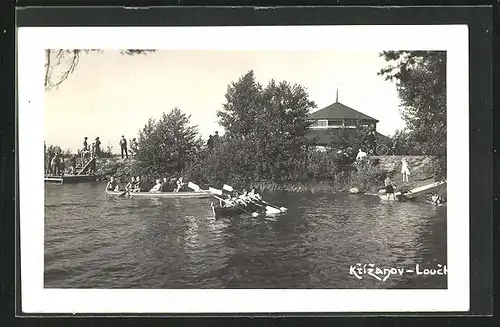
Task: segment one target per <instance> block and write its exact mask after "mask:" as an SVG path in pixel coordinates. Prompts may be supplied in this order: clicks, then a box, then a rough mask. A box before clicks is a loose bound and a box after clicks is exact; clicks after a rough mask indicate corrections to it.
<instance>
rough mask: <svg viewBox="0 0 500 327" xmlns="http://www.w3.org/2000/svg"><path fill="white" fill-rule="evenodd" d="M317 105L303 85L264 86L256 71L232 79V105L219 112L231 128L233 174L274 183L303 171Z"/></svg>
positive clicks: (228, 102)
mask: <svg viewBox="0 0 500 327" xmlns="http://www.w3.org/2000/svg"><path fill="white" fill-rule="evenodd" d="M314 107H316V104H315V103H314V102H313V101H310V100H309V98H308V94H307V91H306V89H305V88H304V87H303V86H301V85H298V84H291V83H289V82H286V81H282V82H276V81H274V80H272V81H270V82H269V84H268V85H267V86H266V87H263V86H262V85H260V84H259V83H257V82H256V80H255V75H254V72H253V71H249V72H248V73H247V74H245V75H244V76H242V77H241V78H240V79H239V80H238V81H237V82H234V83H231V84H230V85H229V86H228V89H227V93H226V103H225V104H224V105H223V108H222V109H221V110H219V111H218V112H217V115H218V117H219V124H220V125H221V126H223V127H224V128H225V131H226V134H225V140H223V142H226V144H231V147H227V146H224V145H223V146H222V148H223V149H224V151H225V153H226V154H227V153H228V151H229V153H232V154H233V155H230V156H229V158H230V159H229V158H228V159H227V160H232V161H234V167H235V168H234V169H233V170H232V171H230V172H229V173H228V174H229V175H230V176H233V177H234V176H240V177H241V178H243V177H242V176H250V177H251V178H253V179H255V178H259V179H266V180H274V181H278V180H283V179H290V178H296V177H297V176H298V175H300V167H301V164H302V162H303V161H304V160H305V159H306V158H307V151H306V145H307V144H308V141H307V138H306V135H307V131H308V128H309V126H310V123H309V122H308V121H307V116H308V113H309V110H310V109H311V108H314ZM213 153H214V155H215V154H216V153H218V152H217V151H214V152H213ZM221 154H222V153H221ZM226 162H227V161H225V163H226ZM225 163H224V164H225ZM236 167H237V168H236ZM240 177H238V178H240Z"/></svg>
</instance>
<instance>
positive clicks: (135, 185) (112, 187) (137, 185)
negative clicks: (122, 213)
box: [106, 176, 187, 193]
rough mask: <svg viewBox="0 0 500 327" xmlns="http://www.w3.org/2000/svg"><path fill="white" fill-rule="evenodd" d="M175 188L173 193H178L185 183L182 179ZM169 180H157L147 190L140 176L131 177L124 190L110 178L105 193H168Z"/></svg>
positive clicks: (179, 179)
mask: <svg viewBox="0 0 500 327" xmlns="http://www.w3.org/2000/svg"><path fill="white" fill-rule="evenodd" d="M175 184H176V187H175V188H174V190H173V192H179V191H180V190H181V189H182V188H183V187H184V186H185V185H187V183H185V182H184V179H183V178H182V177H180V178H178V179H177V180H176V181H175ZM170 185H171V184H170V183H169V179H168V178H166V177H164V178H163V180H161V179H157V180H156V181H155V185H154V186H153V187H152V188H150V189H149V190H148V187H147V185H146V183H145V181H144V180H143V179H141V177H140V176H137V177H131V178H130V181H129V182H128V183H127V184H126V185H125V189H124V190H123V189H121V187H120V184H119V183H118V182H117V180H116V178H114V177H111V179H110V181H109V182H108V184H107V185H106V190H107V191H115V192H120V191H126V192H149V193H162V192H169V189H170Z"/></svg>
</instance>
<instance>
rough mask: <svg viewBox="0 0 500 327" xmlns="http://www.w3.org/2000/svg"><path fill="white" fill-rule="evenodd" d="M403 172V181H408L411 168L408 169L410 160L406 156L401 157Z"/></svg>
mask: <svg viewBox="0 0 500 327" xmlns="http://www.w3.org/2000/svg"><path fill="white" fill-rule="evenodd" d="M401 174H402V175H403V182H408V177H409V176H410V170H409V169H408V162H407V161H406V158H403V159H401Z"/></svg>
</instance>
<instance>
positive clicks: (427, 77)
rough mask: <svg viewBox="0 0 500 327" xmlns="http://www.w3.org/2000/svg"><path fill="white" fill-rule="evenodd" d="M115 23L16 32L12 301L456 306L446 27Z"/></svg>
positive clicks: (453, 119) (461, 171)
mask: <svg viewBox="0 0 500 327" xmlns="http://www.w3.org/2000/svg"><path fill="white" fill-rule="evenodd" d="M193 29H197V31H196V32H195V31H193ZM23 33H24V34H23ZM120 33H121V32H120V29H115V30H110V29H104V28H74V30H71V28H53V29H51V30H47V29H45V30H44V29H43V28H38V29H34V28H33V29H32V30H30V29H29V28H25V31H21V30H20V31H19V35H20V40H21V41H22V42H24V43H22V44H21V43H20V45H19V48H20V50H19V51H20V52H19V53H20V58H19V62H20V67H22V68H20V70H21V69H22V70H23V71H21V72H20V75H19V81H20V83H21V84H20V85H23V84H22V83H27V86H26V87H25V88H23V87H21V91H20V118H19V120H20V123H19V124H20V157H21V159H20V167H21V168H20V171H21V173H20V183H21V185H23V183H27V184H30V185H32V186H33V187H32V188H31V190H29V191H28V190H23V189H22V188H21V193H23V192H28V193H26V194H25V195H24V196H28V197H29V196H30V194H31V196H32V197H33V201H32V202H31V204H30V205H29V207H25V208H23V207H22V208H21V251H25V252H23V262H22V263H21V267H22V277H23V278H26V280H28V283H23V287H24V288H25V289H26V291H27V292H28V287H32V288H34V289H36V291H29V292H35V293H36V294H37V296H39V298H38V300H37V302H36V303H35V301H34V300H33V301H31V303H32V304H31V305H30V307H34V306H38V307H40V306H41V307H43V308H44V309H43V310H44V311H45V312H51V310H56V309H55V308H56V306H57V308H58V309H57V311H58V312H61V311H65V310H68V311H71V312H77V311H78V310H79V309H77V308H76V305H77V304H79V305H80V304H81V305H83V306H85V308H83V309H81V310H82V311H85V310H94V311H95V310H104V312H115V311H119V312H129V311H132V310H133V311H132V312H136V311H138V310H139V309H138V308H137V307H134V306H137V305H139V306H141V305H142V304H144V306H143V307H146V304H147V305H148V307H147V309H146V310H149V312H165V311H168V310H171V312H232V311H234V310H237V311H244V310H248V311H250V312H267V311H276V312H287V311H294V310H295V311H301V309H303V311H322V310H324V311H336V310H338V311H342V310H344V311H345V310H353V311H366V310H374V311H377V310H385V311H391V310H396V311H397V310H407V311H412V309H411V308H410V306H412V305H413V306H414V307H415V309H414V310H424V309H425V308H428V307H430V306H433V308H435V309H434V310H439V305H441V306H442V307H443V310H450V311H452V310H454V307H453V305H454V304H453V303H451V302H449V301H446V300H445V299H455V301H457V303H456V306H457V308H459V309H462V310H463V309H467V306H468V297H467V294H468V284H467V283H466V282H467V281H468V255H467V254H461V253H460V251H461V249H464V248H465V249H466V248H467V246H468V243H467V242H468V241H467V240H466V239H463V238H464V235H468V214H467V210H468V204H467V203H466V201H464V199H467V198H468V186H467V185H468V184H467V183H468V177H467V176H468V165H467V163H466V162H465V161H463V158H465V160H466V159H467V158H468V143H467V142H468V135H467V133H466V132H464V131H466V130H463V129H462V127H463V126H467V124H468V123H467V119H468V118H467V115H468V105H467V87H468V82H467V72H468V71H467V39H466V37H467V28H466V27H465V28H464V27H463V26H453V27H452V26H441V27H438V26H433V27H429V26H428V27H424V26H403V27H401V28H398V29H390V28H387V27H385V26H376V27H366V29H363V28H360V27H356V28H349V27H347V26H344V27H342V26H337V27H335V26H329V27H326V26H323V27H314V26H309V27H300V26H299V27H286V28H284V27H281V28H279V27H238V28H232V29H231V28H226V27H218V28H209V27H197V28H191V29H188V28H184V29H183V28H180V27H178V28H173V27H170V28H169V27H166V28H142V29H137V31H136V32H135V33H130V31H129V32H127V34H125V32H123V33H121V34H120ZM174 34H175V35H176V36H175V37H172V35H174ZM179 34H182V36H180V35H179ZM235 34H237V35H238V37H237V38H234V35H235ZM319 34H321V35H322V36H323V37H322V38H319V39H315V38H309V39H308V36H309V35H319ZM145 35H148V37H147V38H145ZM450 35H454V36H455V38H452V37H450ZM325 38H326V39H328V40H329V41H328V42H325ZM162 39H163V41H161V40H162ZM227 39H233V40H234V42H229V43H227V42H226V40H227ZM300 39H302V40H303V41H302V44H300V45H298V44H297V43H299V42H297V40H300ZM30 40H36V41H34V42H31V43H30ZM153 40H156V42H154V41H153ZM166 40H168V42H167V41H166ZM305 40H308V41H305ZM353 40H356V41H353ZM21 41H20V42H21ZM464 44H465V46H464ZM30 47H31V48H33V50H32V51H30ZM30 52H31V56H30ZM35 53H36V56H34V54H35ZM22 65H25V66H24V67H23V66H22ZM30 74H31V75H30ZM464 76H465V78H463V77H464ZM24 99H26V101H25V102H23V101H24ZM42 143H43V155H42ZM28 151H29V152H28ZM23 156H26V157H23ZM23 160H27V161H28V162H30V163H31V166H26V167H32V168H31V169H29V170H28V169H25V170H23V165H28V163H23ZM42 161H43V162H42ZM26 167H25V168H26ZM42 171H43V172H42ZM42 175H43V183H42ZM34 197H36V199H35V198H34ZM24 206H28V205H27V204H24ZM35 213H36V214H35ZM30 233H31V234H30ZM467 237H468V236H467ZM28 251H30V253H28ZM453 251H455V252H453ZM462 259H463V260H464V262H462V261H460V260H462ZM30 260H31V262H32V266H28V265H29V263H28V261H30ZM25 262H26V263H25ZM35 265H36V268H34V267H35ZM449 267H450V269H451V267H453V269H455V270H454V275H453V273H451V272H450V271H449ZM28 270H29V271H28ZM459 270H460V271H461V272H460V274H462V275H460V274H458V273H457V272H458V271H459ZM28 274H30V275H33V274H34V275H35V276H33V277H29V276H28ZM451 276H454V277H453V278H454V279H452V277H451ZM416 290H419V291H423V292H424V293H418V295H415V296H412V294H414V293H412V292H415V291H416ZM93 291H96V293H95V295H91V292H93ZM139 291H141V292H144V293H137V292H139ZM190 291H194V292H195V293H189V292H190ZM393 291H399V292H403V293H397V294H407V298H398V296H397V295H393V294H392V293H391V292H393ZM127 292H129V293H127ZM148 292H149V293H148ZM152 292H154V293H152ZM159 292H163V293H159ZM164 292H170V293H164ZM210 292H214V293H210ZM308 292H309V293H308ZM315 292H316V293H315ZM325 292H333V293H331V295H328V296H330V299H329V300H326V301H325V296H327V295H326V294H329V293H325ZM335 292H338V293H335ZM359 292H365V293H359ZM366 292H368V293H366ZM369 292H379V293H369ZM380 292H386V293H380ZM425 292H428V293H425ZM42 293H45V294H46V295H44V294H42ZM58 294H60V295H58ZM138 294H144V297H141V296H139V295H138ZM148 294H149V295H151V296H149V295H148ZM210 294H212V295H210ZM370 294H373V295H375V294H380V295H375V296H376V297H378V298H379V301H377V300H375V301H373V297H372V299H371V300H370V299H369V298H370ZM415 294H417V293H415ZM49 297H50V298H52V300H51V301H52V302H51V301H46V302H44V301H43V300H42V298H45V299H48V298H49ZM54 297H57V299H56V300H53V299H54ZM309 297H310V301H309V300H308V301H307V302H310V303H303V302H304V299H305V298H309ZM146 298H148V299H146ZM159 298H162V299H164V302H163V304H164V306H162V303H158V302H161V301H158V300H156V301H155V299H159ZM111 299H116V300H111ZM53 301H56V302H57V303H55V302H53ZM99 301H105V302H106V305H108V306H109V307H110V308H109V309H106V308H105V307H103V306H99V305H98V303H99ZM252 301H253V302H252ZM356 301H357V302H358V305H359V307H358V308H354V304H355V302H356ZM49 302H50V303H49ZM110 302H111V303H110ZM137 302H142V303H137ZM250 302H252V303H253V304H249V303H250ZM51 303H52V304H51ZM82 303H83V304H82ZM360 303H361V304H360ZM120 305H123V307H121V306H120ZM363 305H365V307H362V306H363ZM124 307H126V309H122V311H120V308H124ZM164 307H165V308H164ZM141 308H142V307H141ZM162 308H164V309H162ZM266 308H267V309H266ZM428 309H431V308H428Z"/></svg>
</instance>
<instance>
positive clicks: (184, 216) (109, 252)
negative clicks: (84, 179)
mask: <svg viewBox="0 0 500 327" xmlns="http://www.w3.org/2000/svg"><path fill="white" fill-rule="evenodd" d="M103 188H104V185H100V184H76V185H46V188H45V286H46V287H59V288H68V287H69V288H446V285H447V284H446V277H441V276H427V277H423V276H416V275H414V274H405V275H403V276H391V277H390V278H389V279H388V280H387V281H385V282H380V281H377V280H375V279H374V278H369V277H368V276H364V277H363V279H361V280H359V279H357V278H355V277H354V276H350V275H349V267H350V265H356V263H363V264H364V263H366V264H368V263H373V264H375V265H376V266H378V267H382V268H392V267H404V268H413V267H415V264H417V263H419V264H421V265H422V266H424V267H430V268H434V267H436V265H437V264H446V207H433V206H430V205H426V204H416V203H404V204H403V203H390V204H387V203H383V202H381V201H380V200H379V199H378V198H373V197H369V196H360V195H348V194H270V195H267V196H266V199H269V200H270V201H271V202H273V201H274V202H276V203H278V204H280V205H284V206H287V207H288V208H289V210H288V212H287V213H286V214H284V215H281V216H279V217H274V218H264V217H258V218H251V217H237V218H233V219H232V220H226V219H224V220H213V219H212V211H211V208H210V205H209V203H210V200H209V199H159V198H153V199H136V198H113V197H109V196H108V197H106V196H105V194H104V192H103Z"/></svg>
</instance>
